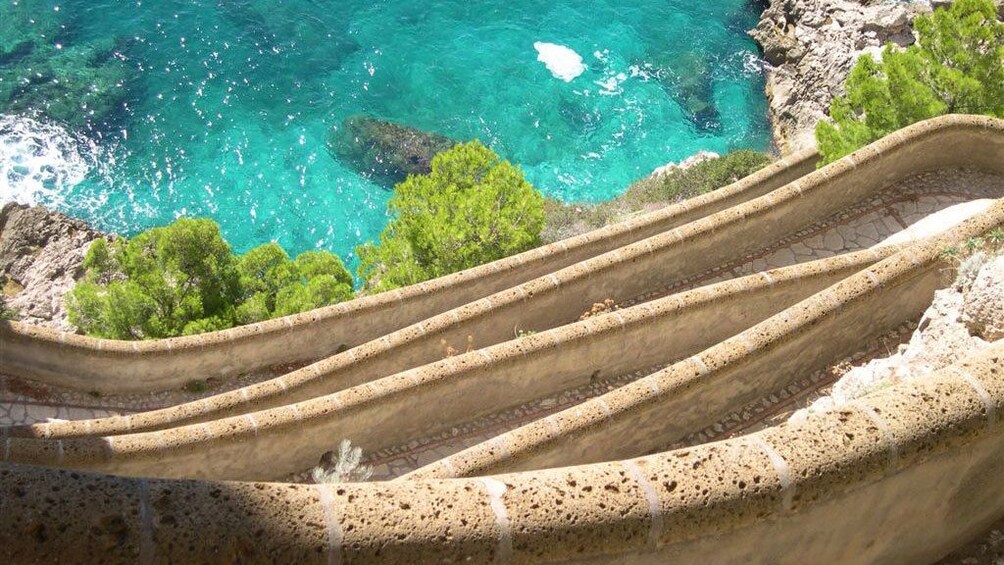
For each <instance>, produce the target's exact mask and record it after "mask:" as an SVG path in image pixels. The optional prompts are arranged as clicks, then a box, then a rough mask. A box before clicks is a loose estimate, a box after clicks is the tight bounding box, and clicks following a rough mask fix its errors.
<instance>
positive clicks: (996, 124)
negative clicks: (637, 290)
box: [0, 116, 1004, 392]
mask: <svg viewBox="0 0 1004 565" xmlns="http://www.w3.org/2000/svg"><path fill="white" fill-rule="evenodd" d="M1002 130H1004V127H1002V126H1001V122H1000V121H996V120H993V119H990V118H981V117H973V116H948V117H944V118H939V119H935V120H931V121H928V122H924V123H921V124H916V125H914V126H911V127H909V128H906V129H905V130H902V131H900V132H897V133H895V134H893V135H891V136H889V137H887V138H885V139H883V140H880V141H878V142H876V143H874V144H872V145H870V146H868V147H866V148H864V149H862V150H860V151H858V152H856V153H854V154H852V155H850V156H848V157H846V158H844V159H841V160H840V161H837V162H836V163H833V164H830V165H829V166H827V167H825V168H823V169H821V170H818V171H814V172H812V173H810V174H807V175H805V176H804V177H801V178H799V179H798V180H795V181H793V182H789V183H788V184H786V185H784V186H783V187H782V188H780V189H774V187H775V186H776V185H777V183H778V182H782V181H785V180H788V179H789V178H790V177H791V176H792V175H794V174H795V173H796V172H798V173H804V172H805V170H806V167H807V166H808V165H809V164H811V163H814V162H815V158H814V157H812V156H810V155H807V154H801V155H799V156H797V157H793V158H791V159H790V160H789V161H785V162H782V163H781V164H779V165H777V166H773V167H771V168H769V169H767V170H765V171H761V172H760V173H757V174H755V175H753V176H752V177H750V178H747V179H744V180H743V181H740V182H738V183H736V184H734V185H730V186H729V187H726V188H725V189H722V190H720V191H716V192H714V193H709V194H707V195H704V196H702V197H699V198H697V199H695V200H692V201H686V202H683V203H680V204H678V205H675V206H671V207H669V208H667V210H665V211H661V212H655V213H653V214H655V215H654V216H653V215H646V216H642V217H639V218H636V219H633V220H630V221H628V222H624V223H622V224H617V225H616V227H610V228H606V229H604V230H599V231H597V232H590V233H589V234H584V235H583V236H580V238H573V239H572V240H568V241H566V242H559V243H557V244H553V245H551V246H546V247H544V248H541V249H539V250H535V251H531V252H527V253H525V254H522V255H519V256H517V257H515V258H512V261H513V262H519V261H523V262H526V261H530V259H529V258H530V257H534V256H539V257H550V258H551V259H546V260H545V259H539V260H538V259H533V260H532V261H531V262H532V263H533V265H535V266H534V267H533V269H537V268H538V267H539V268H540V269H543V270H544V271H546V270H547V269H548V268H552V267H555V266H557V265H563V264H565V263H567V261H566V259H567V258H568V257H570V256H569V255H566V254H565V252H564V251H560V250H561V249H564V248H567V247H568V246H569V245H571V244H575V245H576V246H578V247H576V248H577V249H587V248H588V249H590V250H591V252H600V251H603V250H605V249H607V248H608V247H609V246H610V245H612V243H611V242H612V241H615V240H616V241H618V242H621V241H631V240H634V239H637V238H638V237H643V236H645V235H647V234H648V233H650V232H651V231H653V230H655V231H658V229H663V230H668V231H663V232H660V235H656V236H652V237H650V238H647V239H642V240H640V241H637V242H636V243H634V244H630V243H629V244H628V245H627V246H625V247H621V248H617V249H616V250H615V251H613V252H610V253H614V255H613V256H610V257H606V256H604V255H600V256H596V257H595V258H594V259H592V260H590V259H586V260H584V261H579V262H578V263H575V264H574V265H572V266H570V267H566V268H567V269H570V271H569V272H574V273H576V276H579V275H582V274H583V272H584V271H586V270H596V269H600V270H602V269H604V268H608V267H610V266H611V265H613V263H615V262H616V261H614V259H616V258H617V257H621V258H623V255H624V253H620V254H619V255H618V252H621V251H624V250H627V249H629V248H630V250H631V253H633V254H637V253H639V252H642V253H643V252H644V250H645V247H643V245H649V247H648V250H649V251H652V248H651V242H652V241H654V239H653V238H658V239H659V240H660V241H661V242H663V240H666V238H667V237H677V238H679V239H680V240H681V241H682V240H683V239H685V238H686V237H688V236H693V237H696V236H698V235H700V234H705V232H707V230H709V229H710V230H712V232H714V231H715V230H717V229H718V227H716V226H718V224H721V223H725V224H729V225H735V226H736V229H738V230H739V231H740V232H743V233H742V234H740V235H739V236H737V237H739V238H740V240H741V241H743V242H746V241H749V240H750V238H751V237H754V236H755V235H756V233H757V230H763V231H765V232H770V231H771V230H774V231H776V229H774V227H772V226H774V224H775V223H776V221H777V219H776V218H774V216H777V214H778V213H780V212H777V213H773V212H771V210H773V209H775V208H777V206H776V205H777V204H779V203H780V202H782V201H783V202H788V203H795V202H798V201H799V198H800V197H802V196H804V200H805V201H804V203H802V204H799V207H800V214H803V215H805V216H806V217H807V218H808V217H812V214H813V210H816V209H817V208H818V209H819V210H816V212H819V211H820V210H823V209H825V208H827V207H832V206H833V205H834V202H842V201H844V200H848V201H849V202H853V200H854V199H855V198H859V197H861V194H858V193H859V192H860V190H859V189H856V188H854V185H853V183H851V182H850V179H852V178H854V177H855V175H857V176H860V175H861V174H862V173H863V172H864V171H865V170H867V176H868V179H869V182H868V184H869V185H874V184H880V183H882V182H892V181H894V180H896V179H897V178H899V177H901V176H902V174H903V172H904V171H924V170H929V169H936V168H942V167H949V166H968V167H974V168H978V169H985V170H991V171H992V170H998V169H999V168H1000V166H1001V160H1000V159H999V158H997V157H998V156H999V155H1000V154H1001V152H1002V151H1004V142H1002V137H1004V136H1001V135H1000V133H1001V131H1002ZM810 168H811V167H810ZM837 186H842V187H844V188H843V189H841V190H833V191H832V194H831V193H829V192H828V191H827V189H828V188H832V187H837ZM771 189H774V190H773V191H771ZM810 195H811V196H812V198H809V196H810ZM736 202H739V203H740V204H739V205H735V206H732V207H731V208H726V209H724V210H722V211H721V212H717V213H714V214H712V216H714V217H713V218H712V217H711V216H708V215H707V213H709V212H712V211H714V210H715V209H717V208H719V207H721V206H723V205H726V204H729V203H736ZM743 202H745V203H746V204H741V203H743ZM693 217H699V218H702V219H700V220H696V221H692V222H690V223H689V224H685V225H684V226H683V227H680V228H672V226H675V225H678V224H679V223H680V222H681V221H685V220H689V219H691V218H693ZM772 218H773V219H772ZM716 222H717V223H718V224H716ZM639 225H641V226H644V228H643V229H635V228H636V227H637V226H639ZM602 234H615V235H611V236H610V237H606V236H603V235H602ZM719 235H720V234H719ZM701 237H702V238H705V239H708V238H709V237H710V238H711V239H714V237H711V236H707V237H706V236H705V235H701ZM715 237H717V236H715ZM624 238H627V239H624ZM666 241H668V240H666ZM569 242H571V243H569ZM706 243H707V242H706ZM580 244H581V245H580ZM663 244H665V242H663ZM684 251H686V253H684ZM704 251H705V252H706V253H705V254H706V255H707V257H706V258H707V259H708V260H712V259H714V258H715V257H714V256H715V255H717V254H720V253H721V251H716V250H714V249H711V248H708V249H705V250H704ZM712 251H714V252H713V253H712ZM698 252H699V249H696V248H695V249H690V248H688V250H683V251H677V252H674V253H675V255H676V256H678V258H680V260H683V261H684V262H686V257H684V255H687V253H689V254H690V255H693V254H694V253H698ZM681 253H683V255H681ZM535 254H536V255H535ZM687 256H689V255H687ZM600 258H603V259H602V260H600ZM590 261H592V262H590ZM502 264H503V263H499V262H497V263H493V264H491V265H488V266H483V267H479V268H477V269H474V270H471V271H465V272H464V273H459V274H457V275H451V276H449V277H444V278H442V279H437V280H436V281H430V282H429V283H422V284H420V285H415V286H414V287H409V288H408V289H402V290H398V291H393V292H389V293H384V294H380V295H376V296H372V297H365V298H361V299H357V300H353V301H350V302H347V303H343V304H339V305H335V306H332V307H328V308H325V309H320V310H315V311H312V312H307V313H304V314H299V315H296V316H292V317H288V318H283V319H279V320H272V321H269V322H263V323H261V324H256V325H251V326H245V327H241V328H234V329H232V330H225V331H222V332H215V333H212V334H204V335H201V336H191V337H186V338H174V339H170V340H161V341H154V342H117V341H106V340H93V339H90V338H86V337H82V336H76V335H70V334H59V333H56V332H52V331H49V330H43V329H38V328H28V327H26V326H23V325H19V324H10V325H8V324H0V362H3V363H4V366H5V371H6V372H7V373H9V374H13V375H16V376H26V377H34V378H39V379H42V380H53V381H55V382H59V383H61V384H63V385H64V386H80V388H86V389H88V390H105V391H119V392H125V391H150V390H160V389H165V388H174V387H178V386H180V385H181V384H183V383H185V382H187V381H189V380H191V379H195V378H206V377H208V376H213V375H221V374H234V373H241V372H245V371H247V370H250V369H251V368H254V367H261V366H265V365H270V364H272V363H275V362H276V361H277V360H290V359H293V358H303V357H310V356H311V355H306V354H303V353H304V352H306V351H308V350H309V351H311V352H313V354H318V355H323V353H321V352H322V351H328V352H332V351H339V350H341V349H344V348H345V347H347V346H348V345H350V344H355V343H358V342H360V341H365V340H366V339H373V338H376V337H378V336H383V335H386V332H387V331H388V328H390V329H393V328H399V327H401V326H402V325H405V324H406V323H408V322H409V321H410V320H414V319H421V318H423V317H424V316H426V315H428V314H429V313H430V312H432V311H439V310H441V308H439V307H438V306H436V307H431V306H429V305H430V304H438V303H440V301H441V299H442V295H444V294H445V295H449V296H450V297H451V300H453V299H455V298H456V296H460V294H456V293H453V292H452V291H450V290H449V289H450V288H453V287H451V286H449V284H448V283H449V281H452V280H457V281H461V280H463V281H467V280H469V278H470V277H473V276H474V275H473V274H472V273H475V274H476V273H485V272H486V271H485V270H486V269H487V270H491V271H492V272H493V273H494V272H495V271H496V270H498V269H501V267H499V265H502ZM492 265H495V266H494V267H493V266H492ZM587 267H588V268H587ZM478 269H481V270H478ZM513 269H515V270H514V271H511V272H517V271H518V272H520V273H523V274H527V273H529V272H530V271H528V270H525V269H522V268H516V267H513ZM534 272H536V271H534ZM506 273H510V271H504V270H503V271H499V272H498V273H495V274H492V275H487V274H483V275H482V276H481V278H480V279H477V280H482V281H483V282H484V284H485V285H486V286H483V287H482V288H481V290H479V291H478V292H477V293H476V294H478V295H483V294H485V293H488V292H490V290H491V289H493V288H497V287H499V286H502V287H505V285H507V284H509V282H510V281H511V279H510V276H509V275H508V274H506ZM513 276H515V275H513ZM638 276H640V277H642V278H645V277H648V276H649V275H648V274H645V273H639V274H638ZM451 277H452V278H451ZM517 278H519V277H517ZM534 280H536V281H538V282H540V281H542V279H534ZM499 281H505V282H504V283H500V282H499ZM531 282H532V281H531ZM546 283H547V281H543V282H542V283H541V284H539V285H537V286H540V287H541V288H545V287H546V286H547V284H546ZM464 284H468V283H466V282H465V283H464ZM470 284H471V285H475V283H473V282H471V283H470ZM524 284H529V283H524ZM475 286H477V285H475ZM471 288H474V287H471ZM422 289H426V290H428V291H429V292H430V297H429V301H428V302H422V301H420V300H418V299H417V298H416V299H414V300H413V299H412V298H407V297H410V296H412V294H409V293H415V292H420V291H421V290H422ZM437 289H438V290H437ZM482 291H483V292H482ZM597 292H610V291H609V290H608V289H606V288H605V287H604V288H599V289H597ZM406 298H407V300H406ZM463 300H466V298H464V299H463ZM409 301H411V302H409ZM406 302H407V304H412V306H414V304H424V306H422V307H421V308H419V310H421V312H419V311H418V310H415V309H414V308H413V307H412V306H408V305H407V304H406ZM482 302H484V299H483V300H482ZM472 304H476V303H468V305H467V306H471V305H472ZM467 306H465V308H466V307H467ZM371 307H372V308H375V310H374V309H371ZM430 308H431V309H430ZM416 312H417V313H416ZM452 314H456V312H452ZM318 336H324V337H323V338H320V339H319V337H318ZM370 343H371V344H373V343H377V342H376V341H372V342H370ZM371 349H372V348H371ZM301 354H303V355H301ZM67 383H69V384H67ZM77 383H85V384H77Z"/></svg>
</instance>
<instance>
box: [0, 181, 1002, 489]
mask: <svg viewBox="0 0 1004 565" xmlns="http://www.w3.org/2000/svg"><path fill="white" fill-rule="evenodd" d="M1001 194H1004V184H1002V181H1001V179H1000V178H999V177H989V176H987V175H980V174H978V173H964V172H955V171H940V172H937V173H932V174H928V175H920V176H918V177H915V178H914V179H910V180H908V181H904V182H903V183H900V184H899V185H897V186H895V187H892V188H891V189H890V190H888V191H885V192H884V193H883V194H882V195H880V196H876V197H874V198H872V199H869V200H868V201H866V202H862V203H860V204H859V205H857V206H855V207H852V208H851V209H848V210H844V211H842V212H840V213H839V214H835V215H833V216H831V217H829V218H826V219H824V220H822V221H820V222H817V223H816V224H814V225H812V226H810V227H808V228H806V229H803V230H801V231H799V232H798V233H795V234H792V235H791V236H789V237H787V238H785V239H784V240H782V241H780V242H779V243H778V244H776V245H775V246H772V247H771V248H768V249H766V250H764V251H763V252H761V253H759V254H757V255H755V256H749V257H744V258H742V259H740V260H738V261H735V262H733V263H732V264H730V265H725V266H722V267H720V268H718V269H714V270H712V271H710V272H707V273H703V274H701V275H699V276H696V277H692V278H691V279H689V280H687V281H683V282H680V283H677V284H674V285H672V286H668V287H665V288H662V289H658V290H655V291H652V292H650V293H647V294H645V295H642V296H639V297H637V298H636V299H634V300H632V301H630V302H629V303H627V304H625V306H626V305H629V304H637V303H640V302H644V301H648V300H652V299H654V298H657V297H659V296H663V295H666V294H669V293H672V292H679V291H680V290H683V289H686V288H691V287H695V286H698V285H701V284H708V283H711V282H716V281H719V280H726V279H731V278H734V277H739V276H744V275H747V274H751V273H754V272H758V271H762V270H767V269H772V268H777V267H783V266H788V265H792V264H796V263H801V262H805V261H811V260H815V259H821V258H825V257H830V256H833V255H837V254H839V253H845V252H849V251H855V250H860V249H866V248H869V247H872V246H874V245H876V244H879V243H880V242H882V241H883V240H885V239H886V238H888V237H890V236H892V235H893V234H896V233H900V232H903V231H904V229H905V228H907V227H908V226H910V225H912V224H917V223H918V222H919V221H920V220H922V219H924V218H927V217H929V216H931V215H932V214H935V213H937V212H938V211H940V210H945V209H946V208H949V207H952V206H956V205H958V204H960V203H964V202H968V201H972V200H975V199H979V198H985V197H990V196H996V195H1001ZM873 350H874V348H872V347H871V344H870V345H869V346H865V347H863V349H862V353H860V354H859V356H858V357H861V358H863V357H864V356H867V355H868V354H869V352H872V351H873ZM661 368H663V366H658V367H651V368H649V369H646V370H643V371H637V372H635V373H632V374H629V375H622V376H619V377H615V378H610V379H604V380H599V381H597V382H595V383H592V384H590V385H588V386H586V387H581V388H577V389H573V390H569V391H565V392H563V393H561V394H559V395H556V396H553V397H549V398H544V399H538V400H535V401H533V402H529V403H526V404H523V405H521V406H518V407H513V408H511V409H508V410H504V411H500V412H497V413H495V414H492V415H489V416H485V417H482V418H478V419H475V420H472V421H470V422H468V423H465V424H463V425H460V426H457V427H455V428H453V429H452V430H450V431H449V432H446V433H443V434H440V435H437V436H433V437H426V438H420V439H415V440H412V441H410V442H408V443H407V444H404V445H400V446H395V447H392V448H388V449H383V450H380V451H377V452H372V453H369V454H367V458H366V459H367V462H368V463H369V464H371V465H373V466H374V475H373V479H374V480H386V479H391V478H394V477H398V476H400V475H403V474H405V473H407V472H409V471H412V470H414V469H417V468H419V467H422V466H424V465H426V464H429V463H432V462H434V461H436V460H438V459H441V458H443V457H446V456H448V455H451V454H453V453H456V452H457V451H460V450H462V449H465V448H467V447H470V446H473V445H475V444H477V443H480V442H482V441H485V440H487V439H490V438H491V437H494V436H496V435H498V434H500V433H502V432H505V431H508V430H511V429H514V428H517V427H519V426H521V425H523V424H525V423H528V422H530V421H533V420H535V419H539V418H541V417H544V416H547V415H549V414H551V413H554V412H557V411H560V410H563V409H565V408H568V407H570V406H574V405H576V404H579V403H581V402H583V401H585V400H587V399H589V398H592V397H594V396H597V395H600V394H603V393H605V392H607V391H609V390H613V389H614V388H617V387H619V386H623V385H625V384H627V383H629V382H632V381H634V380H637V379H638V378H641V377H643V376H645V375H648V374H651V373H652V372H654V371H656V370H659V369H661ZM290 369H292V368H291V367H283V368H277V370H275V371H271V372H266V373H261V374H257V375H248V376H245V377H242V378H240V379H235V380H233V381H229V382H225V383H220V384H218V385H216V386H213V387H212V389H211V390H205V391H201V392H197V393H196V392H190V391H169V392H164V393H159V394H156V395H132V396H129V395H121V396H119V395H111V396H96V395H89V394H86V393H79V392H75V391H67V390H58V389H55V388H53V387H47V386H42V385H37V384H31V383H27V382H24V381H22V380H20V379H11V378H5V377H2V376H0V426H3V425H12V424H31V423H35V422H40V421H45V420H47V419H52V418H56V419H67V420H68V419H87V418H98V417H104V416H110V415H118V414H125V413H130V412H137V411H142V410H150V409H154V408H161V407H164V406H169V405H172V404H177V403H180V402H185V401H189V400H194V399H196V398H201V397H205V396H210V395H212V394H218V393H220V392H223V391H224V390H232V389H235V388H239V387H242V386H246V385H247V384H250V383H252V382H258V381H261V380H265V379H267V378H271V377H273V376H275V375H276V374H281V373H282V372H284V371H287V370H290ZM830 376H831V374H830V371H822V372H820V373H817V374H816V375H811V376H808V377H806V378H804V379H802V381H799V382H798V383H797V384H794V385H791V386H789V387H787V388H786V389H784V390H781V391H777V392H776V393H775V394H772V395H770V396H768V397H766V398H764V399H761V400H760V401H758V402H757V403H754V404H752V405H750V406H747V407H746V408H744V409H743V410H740V411H738V412H736V413H734V414H731V415H729V416H728V417H726V418H725V419H723V420H722V421H721V422H718V423H716V424H714V425H712V426H709V427H708V428H707V429H705V430H701V431H698V432H696V433H695V434H692V435H691V436H689V437H688V438H687V439H686V440H685V441H684V442H682V443H681V444H679V445H693V444H699V443H704V442H707V441H713V440H716V439H723V438H725V437H728V436H729V435H730V434H735V433H741V432H743V431H744V430H749V429H751V427H752V426H755V425H757V424H758V423H760V425H770V423H771V422H772V420H771V419H770V416H771V415H773V414H777V413H778V412H779V411H783V410H784V409H785V407H787V406H789V405H792V404H793V403H797V402H798V399H801V398H807V397H809V396H810V395H811V394H812V393H813V391H816V390H818V389H819V387H821V386H825V385H826V384H827V383H828V380H827V379H828V378H830ZM337 439H341V438H337ZM349 439H351V438H349ZM336 443H337V442H336ZM334 447H335V446H334V445H333V446H332V448H334ZM359 447H362V448H364V449H365V447H366V446H365V445H362V446H359ZM667 447H673V446H667ZM304 477H305V474H299V475H297V476H293V477H290V479H292V480H296V479H302V478H304Z"/></svg>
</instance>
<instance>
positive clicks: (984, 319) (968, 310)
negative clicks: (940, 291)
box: [962, 258, 1004, 341]
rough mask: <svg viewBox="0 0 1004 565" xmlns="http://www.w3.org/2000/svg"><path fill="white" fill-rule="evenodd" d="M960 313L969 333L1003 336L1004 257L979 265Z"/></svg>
mask: <svg viewBox="0 0 1004 565" xmlns="http://www.w3.org/2000/svg"><path fill="white" fill-rule="evenodd" d="M962 313H963V315H964V317H965V322H966V323H967V325H968V326H969V330H970V332H971V333H975V334H976V335H978V336H979V337H981V338H983V339H985V340H987V341H997V340H998V339H1001V338H1004V260H1002V259H1000V258H998V259H996V260H993V261H991V262H990V263H988V264H987V265H984V266H983V267H982V268H981V269H980V271H979V273H978V274H977V275H976V279H975V280H974V281H973V282H972V285H971V286H970V287H969V289H968V290H967V291H966V296H965V300H964V301H963V305H962Z"/></svg>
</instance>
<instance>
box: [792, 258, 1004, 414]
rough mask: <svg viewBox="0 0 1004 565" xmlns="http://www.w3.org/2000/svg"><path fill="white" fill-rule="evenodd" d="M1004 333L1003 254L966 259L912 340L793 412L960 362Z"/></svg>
mask: <svg viewBox="0 0 1004 565" xmlns="http://www.w3.org/2000/svg"><path fill="white" fill-rule="evenodd" d="M1001 337H1004V256H998V257H995V258H992V259H988V258H987V257H986V256H982V257H980V258H979V260H977V261H971V262H968V264H967V263H966V262H964V263H963V265H962V266H961V267H960V269H959V277H958V279H957V280H956V282H955V284H954V285H953V286H952V287H950V288H946V289H943V290H939V291H937V292H936V293H935V294H934V301H933V302H932V303H931V307H930V308H928V309H927V311H926V312H924V316H923V317H922V318H921V319H920V323H919V325H918V326H917V330H916V331H915V332H914V334H913V336H912V337H911V338H910V342H909V343H907V344H905V345H901V346H900V348H899V350H898V351H897V352H896V353H894V354H893V355H890V356H889V357H885V358H880V359H873V360H872V361H869V362H868V363H867V364H865V365H862V366H860V367H854V368H853V369H851V370H850V371H848V372H847V373H845V374H844V375H843V376H842V377H841V378H840V380H839V381H838V382H837V383H836V384H834V385H833V389H832V390H831V391H830V394H829V395H828V396H824V397H822V398H819V399H818V400H816V401H815V402H813V403H812V405H811V406H809V407H808V408H806V409H803V410H799V411H798V412H796V413H795V414H794V415H793V416H792V418H793V419H796V420H798V419H802V418H805V417H807V416H808V414H811V413H813V412H819V411H823V410H827V409H829V408H832V407H834V406H840V405H842V404H846V403H848V402H850V401H852V400H854V399H855V398H859V397H861V396H864V395H865V394H868V393H870V392H872V391H875V390H878V389H880V388H883V387H886V386H890V385H894V384H896V383H899V382H903V381H908V380H911V379H920V378H924V377H926V376H927V375H930V374H931V373H932V372H934V371H937V370H939V369H943V368H945V367H948V366H950V365H953V364H955V363H958V362H960V361H961V360H963V359H965V358H966V357H968V356H970V355H973V354H975V353H977V352H979V351H981V350H983V349H986V348H987V347H988V346H989V345H990V342H993V341H996V340H997V339H1000V338H1001Z"/></svg>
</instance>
